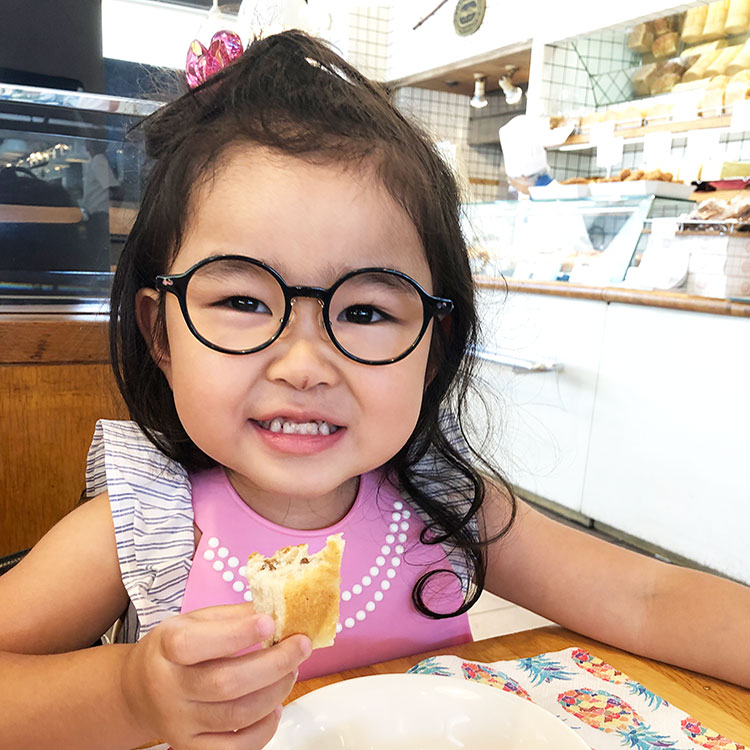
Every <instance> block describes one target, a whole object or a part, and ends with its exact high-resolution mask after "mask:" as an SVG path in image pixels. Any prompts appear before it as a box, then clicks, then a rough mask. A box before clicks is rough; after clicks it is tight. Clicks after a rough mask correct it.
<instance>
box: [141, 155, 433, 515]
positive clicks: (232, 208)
mask: <svg viewBox="0 0 750 750" xmlns="http://www.w3.org/2000/svg"><path fill="white" fill-rule="evenodd" d="M190 216H191V219H190V225H189V227H188V231H187V233H186V236H185V239H184V242H183V244H182V247H181V248H180V251H179V253H178V255H177V257H176V259H175V261H174V263H173V265H172V267H171V268H170V269H169V272H170V273H181V272H184V271H186V270H188V269H189V268H190V267H191V266H193V265H194V264H195V263H197V262H198V261H200V260H202V259H204V258H208V257H210V256H213V255H223V254H238V255H246V256H249V257H252V258H256V259H258V260H261V261H263V262H264V263H266V264H268V265H269V266H272V267H273V268H275V269H276V270H277V271H279V272H280V273H281V275H282V276H283V277H284V280H285V281H286V283H287V284H290V285H305V286H318V287H325V288H327V287H329V286H331V285H332V284H333V283H334V282H335V281H336V280H337V279H338V278H339V277H340V276H342V275H343V274H345V273H346V272H347V271H350V270H354V269H357V268H362V267H367V266H370V267H384V268H393V269H396V270H399V271H402V272H404V273H406V274H408V275H409V276H411V277H412V278H413V279H415V280H416V281H417V282H418V283H419V284H420V285H422V287H423V288H424V289H425V290H426V291H427V292H429V293H432V291H433V289H432V282H431V274H430V269H429V266H428V264H427V261H426V258H425V255H424V251H423V249H422V245H421V242H420V239H419V237H418V234H417V231H416V229H415V227H414V225H413V223H412V222H411V220H410V219H409V217H408V216H407V214H406V213H405V212H404V210H403V209H402V208H401V207H400V206H399V205H398V204H397V203H396V202H395V201H394V200H393V199H392V198H391V197H390V195H389V194H388V192H387V191H386V190H385V188H384V187H383V186H382V184H381V182H380V180H379V179H378V178H377V176H376V175H375V173H374V171H372V170H370V169H368V168H365V167H363V168H362V169H355V168H353V167H350V168H349V169H344V168H343V167H342V166H340V165H335V164H334V165H311V164H308V163H306V162H304V161H301V160H299V159H295V158H292V157H288V156H281V155H277V154H271V153H270V152H267V151H264V150H261V149H259V148H257V147H245V148H241V149H240V148H237V149H234V150H233V151H232V153H231V154H230V155H229V156H228V157H227V161H226V163H225V166H223V167H222V169H221V170H220V171H219V172H218V173H217V175H216V177H215V178H214V179H213V180H211V181H209V182H207V183H206V185H205V186H204V187H203V188H202V189H201V190H200V191H199V193H198V195H197V196H196V199H195V201H194V205H193V211H192V213H191V215H190ZM138 306H139V307H138V311H139V320H140V321H141V328H142V330H144V331H149V330H150V329H151V324H152V321H153V320H154V318H155V314H156V294H155V293H154V292H151V291H149V290H142V291H141V292H140V294H139V301H138ZM320 318H321V313H320V306H319V304H318V303H317V302H316V301H315V300H312V299H305V298H299V299H297V300H296V301H295V303H294V316H293V318H292V320H291V322H290V323H289V325H288V326H287V328H286V329H285V330H284V332H283V333H282V335H281V337H280V338H279V339H277V340H276V341H275V342H274V343H273V344H271V345H270V346H269V347H267V348H266V349H263V350H261V351H259V352H255V353H253V354H247V355H232V354H223V353H220V352H217V351H214V350H212V349H210V348H208V347H206V346H204V345H203V344H202V343H201V342H200V341H198V340H197V339H196V338H195V337H194V336H193V335H192V334H191V333H190V331H189V330H188V328H187V325H186V324H185V321H184V319H183V316H182V313H181V311H180V308H179V303H178V301H177V298H176V297H175V296H174V295H171V294H167V295H166V328H167V340H168V351H167V352H166V355H165V356H164V358H163V359H162V361H161V364H160V366H161V368H162V370H163V371H164V373H165V375H166V377H167V379H168V380H169V383H170V385H171V387H172V390H173V393H174V400H175V404H176V407H177V412H178V414H179V417H180V420H181V421H182V424H183V426H184V428H185V430H186V431H187V433H188V434H189V435H190V437H191V438H192V440H193V441H194V442H195V444H196V445H197V446H198V447H199V448H200V449H201V450H203V451H204V452H205V453H206V454H208V455H209V456H211V457H212V458H214V459H215V460H216V461H218V462H219V463H220V464H223V465H224V466H225V467H227V469H228V473H229V477H230V479H231V481H232V483H233V484H234V486H235V488H236V489H237V490H238V492H239V493H240V495H242V497H243V498H244V499H245V501H246V502H248V503H249V504H250V505H251V506H252V507H253V508H255V509H256V510H258V511H259V512H261V513H263V514H264V515H266V516H267V517H271V518H272V520H278V521H283V522H284V523H285V524H286V525H289V526H292V525H298V526H300V527H304V526H308V527H311V526H315V525H326V524H328V523H331V522H333V521H334V520H336V517H338V516H340V515H341V514H342V513H343V512H345V510H346V508H348V505H349V504H350V503H351V502H352V501H353V498H354V496H355V493H356V489H357V484H358V482H357V477H358V476H359V475H360V474H362V473H364V472H366V471H369V470H371V469H373V468H376V467H378V466H381V465H382V464H384V463H385V462H386V461H387V460H388V459H390V458H391V457H392V456H393V455H394V454H395V453H397V452H398V450H399V449H400V448H401V447H402V446H403V445H404V443H405V442H406V440H407V439H408V437H409V435H410V434H411V432H412V431H413V429H414V426H415V424H416V421H417V417H418V415H419V411H420V406H421V401H422V394H423V391H424V387H425V376H426V371H427V360H428V353H429V348H430V337H431V332H432V324H431V325H430V328H429V329H428V330H427V332H426V334H425V336H424V337H423V338H422V340H421V342H420V343H419V345H418V346H417V348H416V349H415V350H414V351H413V352H412V353H411V354H410V355H409V356H408V357H406V358H405V359H403V360H401V361H400V362H396V363H394V364H390V365H381V366H372V365H365V364H360V363H357V362H355V361H353V360H350V359H348V358H347V357H345V356H344V355H343V354H341V353H340V352H339V351H338V350H337V349H336V348H335V347H334V346H333V344H332V343H331V341H330V339H329V338H328V335H327V333H326V331H325V329H324V328H323V327H322V325H321V322H320ZM275 419H280V420H282V422H283V421H287V422H290V423H311V422H316V423H319V422H320V421H321V420H322V421H325V422H327V423H328V424H329V425H333V426H336V427H338V429H337V430H335V431H332V432H331V434H329V435H325V434H323V435H321V434H319V435H317V436H315V435H303V434H296V433H292V434H286V433H285V432H281V433H279V432H274V431H272V429H270V427H271V425H269V423H271V422H272V421H273V420H275ZM276 426H278V423H277V425H276ZM279 496H283V497H282V498H279ZM295 500H297V501H300V500H301V502H295ZM313 500H314V503H313V502H311V501H313Z"/></svg>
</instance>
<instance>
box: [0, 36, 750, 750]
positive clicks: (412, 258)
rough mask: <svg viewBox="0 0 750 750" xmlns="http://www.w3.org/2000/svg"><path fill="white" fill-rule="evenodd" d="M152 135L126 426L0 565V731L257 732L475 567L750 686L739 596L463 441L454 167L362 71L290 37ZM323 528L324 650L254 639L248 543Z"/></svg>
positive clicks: (128, 360) (124, 262) (466, 582)
mask: <svg viewBox="0 0 750 750" xmlns="http://www.w3.org/2000/svg"><path fill="white" fill-rule="evenodd" d="M145 129H146V138H147V148H148V151H149V154H150V155H151V156H152V157H153V159H154V166H153V169H152V171H151V173H150V175H149V179H148V185H147V189H146V192H145V196H144V200H143V205H142V207H141V211H140V213H139V215H138V218H137V220H136V223H135V226H134V228H133V231H132V233H131V235H130V237H129V239H128V243H127V246H126V248H125V251H124V253H123V255H122V258H121V261H120V264H119V267H118V270H117V274H116V278H115V284H114V288H113V293H112V318H111V324H112V325H111V331H112V355H113V363H114V366H115V372H116V377H117V379H118V383H119V386H120V389H121V392H122V394H123V396H124V398H125V401H126V403H127V404H128V407H129V409H130V413H131V415H132V418H133V420H134V421H133V422H124V423H116V422H101V423H99V424H98V425H97V428H96V433H95V436H94V442H93V444H92V448H91V452H90V456H89V465H88V471H87V484H88V494H89V495H90V496H92V499H91V500H89V501H88V502H86V503H85V504H83V505H82V506H81V507H79V508H78V509H77V510H75V511H74V512H73V513H71V514H70V515H69V516H68V517H66V518H65V519H63V521H61V522H60V523H59V524H58V525H57V526H56V527H55V528H53V529H52V530H51V531H50V532H49V533H48V534H47V535H46V536H45V537H44V539H43V540H42V541H41V542H40V543H39V544H38V545H37V546H36V547H35V548H34V550H32V552H31V553H30V554H29V555H28V556H27V557H26V558H25V559H24V560H23V562H22V563H21V564H19V565H18V566H17V567H16V568H14V569H13V570H12V571H10V572H9V573H7V574H6V575H4V576H3V577H2V578H1V579H0V651H1V652H2V653H0V671H2V674H3V677H4V679H3V681H2V693H1V695H2V701H3V710H2V712H0V736H2V738H3V746H4V747H5V746H7V747H13V748H22V747H34V748H36V749H41V748H55V749H56V750H59V749H60V748H73V747H75V748H79V747H96V748H100V749H101V750H104V749H105V748H113V749H114V748H132V747H135V746H138V745H143V744H146V743H149V742H151V741H153V740H154V738H161V740H162V741H163V742H165V743H169V744H171V745H173V746H174V747H175V748H178V749H179V750H192V749H195V750H203V749H206V750H211V749H212V748H259V747H262V746H263V745H264V744H265V743H266V742H267V741H268V739H269V738H270V737H271V736H272V734H273V732H274V730H275V727H276V724H277V721H278V716H279V712H280V708H279V706H280V704H281V703H282V701H283V700H284V699H285V697H286V696H287V695H288V694H289V691H290V689H291V687H292V685H293V683H294V681H295V679H296V678H297V676H298V674H299V675H300V676H301V677H308V676H311V675H314V674H321V673H324V672H331V671H338V670H340V669H343V668H346V667H352V666H356V665H357V664H363V663H372V662H375V661H378V660H382V659H387V658H391V657H395V656H398V655H403V654H407V653H417V652H420V651H424V650H426V649H429V648H446V649H449V648H450V646H451V645H453V644H455V643H458V642H460V641H462V640H465V639H468V638H469V637H470V634H469V629H468V624H467V620H466V611H467V610H468V608H469V607H470V606H471V605H472V604H473V603H474V602H475V601H476V598H477V597H478V595H479V593H480V592H481V590H482V589H483V588H487V589H488V590H490V591H492V592H494V593H496V594H498V595H500V596H502V597H504V598H506V599H509V600H511V601H514V602H517V603H518V604H520V605H522V606H524V607H527V608H530V609H532V610H535V611H537V612H539V613H540V614H542V615H544V616H545V617H548V618H550V619H552V620H555V621H557V622H559V623H561V624H562V625H565V626H566V627H569V628H572V629H574V630H577V631H579V632H581V633H584V634H586V635H588V636H591V637H593V638H597V639H600V640H603V641H607V642H609V643H612V644H615V645H616V646H619V647H621V648H625V649H629V650H632V651H635V652H638V653H642V654H645V655H647V656H651V657H655V658H659V659H663V660H665V661H670V662H673V663H675V664H679V665H682V666H684V667H687V668H691V669H696V670H700V671H704V672H706V673H710V674H713V675H716V676H719V677H722V678H724V679H728V680H732V681H734V682H737V683H739V684H743V685H750V656H748V652H747V649H746V648H744V646H745V645H746V643H747V635H748V625H747V623H748V621H750V591H748V590H747V589H745V588H744V587H742V586H740V585H738V584H733V583H731V582H729V581H725V580H723V579H719V578H717V577H713V576H709V575H705V574H701V573H697V572H694V571H690V570H684V569H680V568H677V567H673V566H669V565H665V564H662V563H659V562H657V561H654V560H652V559H650V558H647V557H645V556H640V555H636V554H633V553H631V552H628V551H625V550H623V549H621V548H618V547H614V546H610V545H607V544H605V543H603V542H600V541H598V540H596V539H594V538H593V537H591V536H588V535H585V534H583V533H580V532H578V531H575V530H573V529H571V528H569V527H566V526H563V525H560V524H558V523H556V522H554V521H552V520H550V519H548V518H546V517H545V516H543V515H541V514H539V513H537V512H536V511H534V510H532V509H531V508H529V507H527V506H526V505H523V504H520V503H516V501H515V500H514V499H513V495H512V493H511V491H510V489H509V488H508V487H507V485H506V484H505V483H504V482H503V481H502V479H501V478H500V476H499V475H498V474H497V473H493V472H492V470H491V467H490V466H489V465H487V464H486V463H485V464H483V463H482V462H481V460H480V459H479V457H478V456H475V455H473V454H472V452H471V449H470V448H469V446H468V444H467V442H466V441H465V438H464V436H463V430H462V429H461V427H460V416H461V414H462V411H463V407H464V402H465V398H466V394H467V389H468V386H469V385H470V382H471V367H472V360H471V357H470V355H469V352H470V351H471V349H472V348H473V345H474V342H475V340H476V320H475V309H474V302H473V288H472V279H471V273H470V269H469V264H468V261H467V254H466V248H465V245H464V241H463V238H462V235H461V231H460V226H459V218H458V217H459V199H458V194H457V190H456V185H455V182H454V180H453V177H452V176H451V173H450V171H449V170H448V169H447V168H446V167H445V166H444V164H443V163H442V162H441V160H440V159H439V158H438V156H437V155H436V152H435V150H434V149H433V147H432V146H431V145H430V142H429V140H428V139H427V138H426V137H425V136H424V135H422V134H421V133H420V132H418V131H417V130H416V129H415V128H414V127H412V126H410V125H409V124H407V123H406V121H405V120H404V119H403V118H402V117H401V116H400V115H399V114H398V113H397V111H396V110H395V109H394V108H393V107H392V106H391V104H390V103H389V102H388V100H387V97H386V96H385V94H384V93H383V92H382V91H381V90H380V89H379V88H378V87H377V86H376V85H374V84H372V83H370V82H369V81H367V80H366V79H364V78H363V77H362V76H361V75H360V74H359V73H357V71H355V70H354V69H352V68H351V67H350V66H349V65H347V63H346V62H345V61H344V60H342V59H341V58H339V57H338V56H336V55H335V54H334V53H332V52H331V51H330V50H329V49H328V48H327V47H326V46H325V45H323V44H322V43H320V42H317V41H315V40H313V39H311V38H309V37H307V36H305V35H303V34H301V33H299V32H286V33H283V34H280V35H277V36H274V37H269V38H267V39H265V40H262V41H259V42H256V43H254V44H253V45H252V46H251V47H250V49H249V50H248V51H247V52H246V53H245V54H244V55H243V56H242V57H241V58H239V59H238V60H237V61H236V62H234V63H233V64H232V65H230V66H229V67H228V68H225V69H224V70H223V71H221V72H220V73H218V74H217V75H216V76H214V77H213V78H211V79H209V80H208V81H207V82H206V83H205V84H204V85H203V86H201V87H199V88H198V89H196V90H195V91H194V92H192V93H190V94H187V95H185V96H184V97H182V98H180V99H179V100H177V101H176V102H174V103H173V104H171V105H169V106H167V107H165V108H164V109H162V110H160V111H159V112H158V113H157V114H156V115H155V116H153V117H152V118H150V119H149V120H148V121H147V122H146V124H145ZM443 409H444V411H443ZM451 414H455V415H457V416H458V417H459V421H458V422H457V421H456V419H455V418H453V417H451V416H450V415H451ZM479 467H481V468H482V469H483V471H482V473H480V471H479ZM338 532H343V534H344V538H345V540H346V548H345V552H344V560H343V565H342V594H341V621H340V629H339V633H338V635H337V638H336V643H335V644H334V646H332V647H330V648H327V649H321V650H319V651H316V652H315V653H314V654H313V655H312V656H311V653H310V642H309V640H308V639H307V638H306V637H305V636H301V635H295V636H291V637H289V638H287V639H285V640H283V641H282V642H280V643H278V644H276V645H274V646H271V647H268V648H257V646H258V644H259V643H260V642H261V641H263V640H264V639H265V638H267V637H268V635H269V634H270V633H271V632H272V629H273V622H272V621H271V620H270V618H269V617H268V616H264V615H256V614H255V613H254V611H253V608H252V604H251V603H248V602H247V599H248V592H247V587H246V584H245V583H244V576H243V571H242V561H243V559H245V558H246V557H247V555H248V554H249V553H251V552H254V551H256V550H257V551H260V552H262V553H263V554H270V553H272V552H273V551H274V550H275V549H277V548H278V547H280V546H283V545H286V544H297V543H302V542H304V543H308V544H309V545H310V551H311V552H316V551H317V550H318V549H320V548H321V547H322V546H323V545H324V543H325V539H326V537H327V536H328V535H329V534H333V533H338ZM613 580H615V581H617V585H616V586H614V587H613V586H612V585H611V581H613ZM686 591H689V592H690V593H691V596H685V592H686ZM123 613H124V617H122V623H123V624H122V629H121V630H120V634H119V637H118V638H117V639H116V640H117V641H118V642H117V643H115V644H111V645H106V646H102V647H99V648H85V647H86V646H87V645H88V644H90V643H92V642H93V641H94V640H96V638H98V637H99V636H100V635H101V633H103V632H104V631H106V630H107V629H108V628H109V627H110V626H111V625H112V623H113V622H115V621H117V620H118V619H120V618H121V616H122V615H123ZM743 649H744V650H743Z"/></svg>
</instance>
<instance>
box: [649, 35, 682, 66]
mask: <svg viewBox="0 0 750 750" xmlns="http://www.w3.org/2000/svg"><path fill="white" fill-rule="evenodd" d="M679 46H680V35H679V34H678V33H677V32H676V31H668V32H667V33H666V34H662V35H661V36H658V37H656V39H655V40H654V43H653V45H652V46H651V52H652V54H653V56H654V58H655V59H656V60H661V59H663V58H665V57H674V55H676V54H677V49H678V47H679Z"/></svg>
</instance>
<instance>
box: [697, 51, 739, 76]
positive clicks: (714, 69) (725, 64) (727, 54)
mask: <svg viewBox="0 0 750 750" xmlns="http://www.w3.org/2000/svg"><path fill="white" fill-rule="evenodd" d="M741 50H742V45H741V44H733V45H732V46H731V47H726V48H724V49H723V50H721V52H719V56H718V57H717V58H716V59H715V60H714V61H713V62H712V63H711V64H710V65H709V66H708V67H707V68H706V76H707V77H711V78H712V77H713V76H723V75H726V73H727V68H729V66H730V65H731V64H732V62H733V61H734V58H735V57H737V55H738V54H739V53H740V51H741Z"/></svg>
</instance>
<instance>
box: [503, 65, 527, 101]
mask: <svg viewBox="0 0 750 750" xmlns="http://www.w3.org/2000/svg"><path fill="white" fill-rule="evenodd" d="M517 70H518V68H517V67H516V66H515V65H506V66H505V71H506V72H505V75H504V76H501V77H500V80H499V81H498V83H499V84H500V88H501V89H502V90H503V93H504V94H505V101H506V102H508V104H518V102H520V101H521V97H522V96H523V89H521V88H519V87H518V86H516V85H515V84H514V83H513V74H514V73H515V72H516V71H517Z"/></svg>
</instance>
